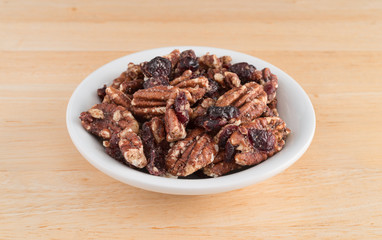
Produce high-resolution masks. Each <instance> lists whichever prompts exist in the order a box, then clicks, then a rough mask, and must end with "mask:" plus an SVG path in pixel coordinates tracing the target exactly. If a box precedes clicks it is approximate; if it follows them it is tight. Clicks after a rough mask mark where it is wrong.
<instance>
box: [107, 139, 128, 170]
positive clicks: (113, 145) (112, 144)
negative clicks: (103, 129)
mask: <svg viewBox="0 0 382 240" xmlns="http://www.w3.org/2000/svg"><path fill="white" fill-rule="evenodd" d="M118 142H119V137H118V135H117V134H113V135H111V138H110V140H109V146H108V147H107V148H106V153H107V154H108V155H109V156H110V157H112V158H114V159H115V160H117V161H119V162H122V163H125V162H126V161H125V158H124V157H123V154H122V152H121V150H120V149H119V146H118Z"/></svg>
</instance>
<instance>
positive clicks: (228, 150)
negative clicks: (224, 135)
mask: <svg viewBox="0 0 382 240" xmlns="http://www.w3.org/2000/svg"><path fill="white" fill-rule="evenodd" d="M235 154H236V150H235V147H234V146H233V145H232V144H231V143H230V142H227V143H226V145H225V156H224V161H226V162H231V161H232V160H233V158H234V157H235Z"/></svg>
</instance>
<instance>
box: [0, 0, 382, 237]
mask: <svg viewBox="0 0 382 240" xmlns="http://www.w3.org/2000/svg"><path fill="white" fill-rule="evenodd" d="M171 45H202V46H213V47H221V48H228V49H232V50H237V51H241V52H244V53H247V54H250V55H253V56H257V57H259V58H262V59H264V60H266V61H269V62H271V63H273V64H274V65H276V66H279V67H280V68H281V69H283V70H285V71H286V72H287V73H289V74H290V75H291V76H293V77H294V78H295V79H296V80H297V81H298V82H299V84H301V86H302V87H303V88H304V89H305V91H306V92H307V93H308V95H309V97H310V98H311V100H312V102H313V105H314V107H315V110H316V116H317V129H316V135H315V137H314V140H313V142H312V145H311V146H310V148H309V149H308V151H307V152H306V153H305V154H304V156H303V157H302V158H301V159H300V160H299V161H298V162H297V163H295V164H294V165H293V166H292V167H291V168H289V169H288V170H286V171H285V172H283V173H282V174H279V175H277V176H275V177H273V178H271V179H268V180H266V181H264V182H262V183H259V184H256V185H253V186H250V187H246V188H244V189H241V190H237V191H232V192H228V193H222V194H217V195H208V196H172V195H164V194H158V193H153V192H148V191H144V190H140V189H137V188H134V187H130V186H128V185H125V184H123V183H120V182H118V181H116V180H114V179H111V178H110V177H108V176H106V175H105V174H103V173H101V172H100V171H98V170H96V169H95V168H94V167H92V166H91V165H90V164H89V163H88V162H87V161H86V160H85V159H84V158H83V157H82V156H81V155H80V154H79V153H78V152H77V150H76V149H75V147H74V145H73V144H72V142H71V140H70V139H69V135H68V133H67V130H66V126H65V110H66V105H67V102H68V100H69V97H70V96H71V93H72V92H73V90H74V89H75V87H76V86H77V85H78V84H79V83H80V82H81V81H82V80H83V79H84V78H85V77H86V76H87V75H88V74H89V73H90V72H92V71H93V70H95V69H97V68H98V67H100V66H101V65H103V64H105V63H107V62H109V61H111V60H113V59H115V58H118V57H121V56H124V55H126V54H129V53H133V52H136V51H140V50H143V49H149V48H154V47H162V46H171ZM0 51H1V52H0V83H1V85H0V99H1V104H0V112H1V118H0V120H1V124H0V132H1V138H0V139H1V140H0V141H1V142H0V194H1V198H0V239H13V238H15V239H161V238H162V239H188V238H190V239H191V238H192V239H204V238H206V237H211V238H220V239H253V238H258V239H273V238H282V239H296V238H297V239H382V140H381V137H380V135H381V133H382V123H381V118H382V107H381V103H382V2H381V1H377V0H376V1H352V2H348V1H329V0H328V1H320V2H316V1H311V2H310V1H296V0H295V1H272V2H268V1H258V2H254V1H249V0H248V1H232V2H229V1H222V2H217V1H216V2H209V3H206V2H205V1H202V0H200V1H199V0H194V1H184V2H181V1H162V4H161V5H160V6H157V1H122V0H121V1H102V2H101V1H100V2H96V1H94V2H91V1H74V0H73V1H61V2H58V1H56V2H53V1H49V0H35V1H17V0H15V1H9V0H2V1H0Z"/></svg>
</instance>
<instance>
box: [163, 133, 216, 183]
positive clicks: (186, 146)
mask: <svg viewBox="0 0 382 240" xmlns="http://www.w3.org/2000/svg"><path fill="white" fill-rule="evenodd" d="M203 132H204V131H203V130H201V129H194V130H192V131H191V132H190V133H189V134H188V136H187V137H186V138H185V139H184V140H181V141H178V142H177V143H175V144H174V146H172V148H171V149H170V151H169V153H168V155H167V157H166V168H167V171H168V172H169V173H170V174H172V175H174V176H188V175H190V174H192V173H194V172H196V171H197V170H199V169H201V168H203V167H205V166H207V165H208V164H210V163H211V162H212V161H213V160H214V158H215V156H216V153H217V146H216V144H215V143H214V142H213V140H212V139H211V137H210V136H208V134H206V133H203Z"/></svg>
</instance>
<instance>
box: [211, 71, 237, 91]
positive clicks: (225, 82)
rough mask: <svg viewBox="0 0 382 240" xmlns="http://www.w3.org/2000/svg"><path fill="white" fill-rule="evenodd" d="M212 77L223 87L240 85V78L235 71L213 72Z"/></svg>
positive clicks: (228, 87) (229, 87)
mask: <svg viewBox="0 0 382 240" xmlns="http://www.w3.org/2000/svg"><path fill="white" fill-rule="evenodd" d="M214 79H215V81H216V82H218V83H219V84H220V86H222V87H223V88H226V89H231V88H234V87H240V85H241V84H240V79H239V77H238V76H237V74H236V73H233V72H223V73H220V72H218V73H215V74H214Z"/></svg>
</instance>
